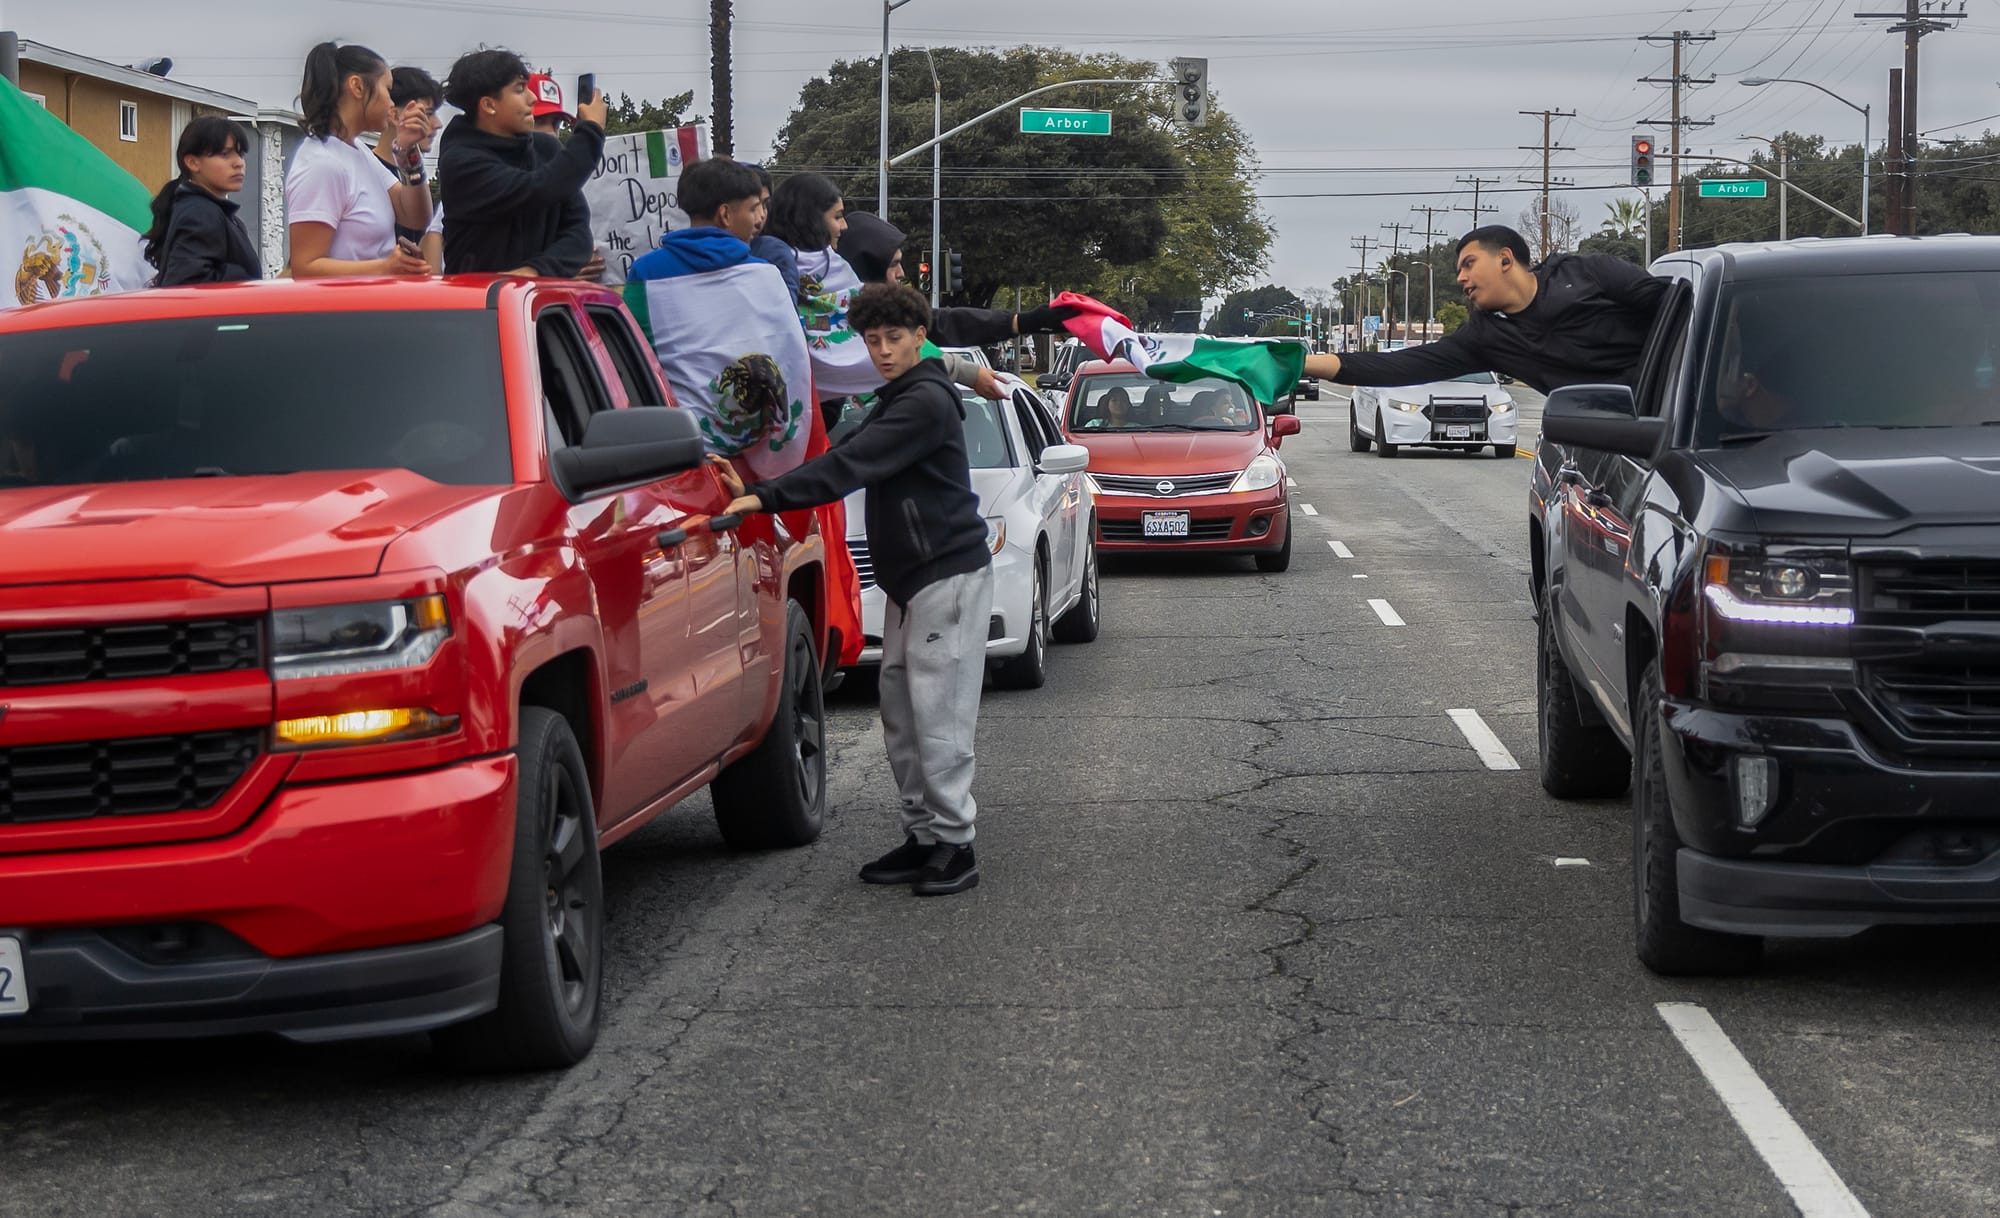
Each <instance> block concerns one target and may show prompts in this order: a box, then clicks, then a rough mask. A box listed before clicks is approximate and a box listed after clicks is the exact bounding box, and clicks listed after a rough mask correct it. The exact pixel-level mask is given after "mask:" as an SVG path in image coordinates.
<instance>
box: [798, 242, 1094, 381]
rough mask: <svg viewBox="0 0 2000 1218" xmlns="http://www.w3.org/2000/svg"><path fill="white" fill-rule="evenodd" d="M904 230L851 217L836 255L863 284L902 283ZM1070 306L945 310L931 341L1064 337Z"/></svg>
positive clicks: (973, 343)
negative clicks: (1019, 336) (1033, 335)
mask: <svg viewBox="0 0 2000 1218" xmlns="http://www.w3.org/2000/svg"><path fill="white" fill-rule="evenodd" d="M905 240H907V238H906V237H905V236H904V234H903V230H902V229H900V228H897V227H896V226H895V225H893V224H891V223H889V222H888V221H887V220H884V219H882V218H881V217H880V216H876V215H872V214H870V213H868V212H865V211H851V212H848V213H847V231H846V232H843V233H841V234H840V239H839V240H838V241H837V242H835V243H834V247H833V248H834V252H835V253H837V254H839V255H840V256H841V257H842V258H845V259H847V264H848V265H849V266H851V267H853V268H854V273H855V274H856V275H858V276H860V277H861V282H863V283H902V282H904V281H905V280H906V279H907V278H908V274H907V273H906V272H905V271H904V269H903V242H904V241H905ZM1076 313H1077V311H1076V310H1075V309H1073V308H1071V307H1070V306H1068V305H1041V306H1038V307H1036V308H1033V309H1029V310H1027V311H1026V312H1023V313H1010V312H1008V311H1007V310H1005V309H974V308H969V307H959V306H954V307H943V308H939V309H936V310H934V311H933V312H932V313H931V325H930V336H931V341H932V342H934V343H936V344H937V345H938V346H940V347H988V346H992V345H993V344H995V343H1004V342H1006V341H1007V340H1008V339H1010V338H1013V337H1014V336H1015V335H1019V334H1060V333H1062V332H1063V323H1064V322H1066V321H1068V320H1069V319H1070V318H1072V317H1074V316H1076Z"/></svg>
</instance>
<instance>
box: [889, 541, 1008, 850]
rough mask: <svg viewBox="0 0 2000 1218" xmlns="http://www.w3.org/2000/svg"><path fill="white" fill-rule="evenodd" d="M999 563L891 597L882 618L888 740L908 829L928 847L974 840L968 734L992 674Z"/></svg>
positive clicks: (974, 728)
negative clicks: (990, 625)
mask: <svg viewBox="0 0 2000 1218" xmlns="http://www.w3.org/2000/svg"><path fill="white" fill-rule="evenodd" d="M992 614H993V568H992V567H990V566H988V567H984V568H981V569H980V570H978V571H974V572H972V573H971V574H969V575H954V576H952V577H950V578H949V579H941V580H939V581H938V582H936V583H934V584H931V585H929V586H927V587H925V588H924V589H922V590H921V591H919V592H918V593H917V594H916V595H915V596H913V597H911V598H910V603H909V606H908V607H907V608H905V607H902V606H899V605H897V604H896V602H895V601H894V600H893V599H892V600H890V601H889V603H888V606H887V608H886V609H885V611H884V613H883V623H882V673H881V699H882V742H883V744H885V745H886V746H887V747H888V750H889V771H890V773H892V774H894V775H895V777H896V791H897V794H899V795H900V796H901V797H902V801H903V832H905V833H907V834H909V835H911V836H913V837H915V838H916V839H917V840H918V841H920V842H922V843H924V844H925V845H927V846H928V845H930V844H932V843H934V842H950V843H951V844H952V845H955V846H962V845H965V844H967V843H969V842H971V841H972V821H973V818H974V817H975V816H976V815H978V811H979V808H978V805H977V804H975V803H974V802H973V800H972V738H973V735H974V734H975V733H976V732H977V731H978V728H979V688H980V686H981V684H983V683H984V681H985V679H986V630H987V622H988V620H989V619H990V618H991V616H992Z"/></svg>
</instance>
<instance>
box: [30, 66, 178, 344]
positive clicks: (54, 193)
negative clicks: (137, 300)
mask: <svg viewBox="0 0 2000 1218" xmlns="http://www.w3.org/2000/svg"><path fill="white" fill-rule="evenodd" d="M0 132H5V133H6V135H5V136H4V137H0V265H6V266H11V267H12V268H13V270H14V291H13V293H12V294H11V295H10V294H7V293H5V292H0V308H12V307H14V306H15V305H30V304H37V303H39V302H41V301H45V300H63V299H66V298H69V297H73V296H101V295H103V294H104V293H106V292H124V291H129V290H131V289H133V288H143V287H145V286H146V285H147V284H149V283H151V282H152V280H153V274H154V272H153V266H152V264H151V263H149V262H147V261H146V260H145V258H144V257H142V256H141V255H140V252H139V234H141V233H143V232H144V231H145V230H146V229H147V228H148V227H149V226H151V224H152V222H153V218H152V211H151V208H152V201H153V200H152V195H151V194H150V193H148V192H147V190H146V188H145V186H143V185H142V184H140V182H139V179H137V178H135V177H133V176H132V175H131V174H129V173H126V172H125V171H124V170H123V169H120V168H119V167H118V166H117V165H116V164H115V163H113V161H112V160H111V158H110V157H108V156H105V155H104V154H103V153H101V152H99V151H98V150H97V149H96V148H94V147H92V146H91V143H90V141H89V140H86V139H84V138H83V137H82V136H80V135H78V134H77V133H76V132H74V131H71V130H70V129H69V128H68V127H66V126H64V125H63V124H62V123H61V122H60V121H59V120H57V118H56V116H55V115H53V114H50V113H49V112H48V111H47V110H44V109H43V108H42V107H41V106H39V105H37V104H35V103H34V102H33V101H30V100H29V99H28V95H27V94H25V93H23V92H21V90H19V89H17V88H15V87H14V86H13V85H11V84H8V83H7V82H6V81H5V80H0Z"/></svg>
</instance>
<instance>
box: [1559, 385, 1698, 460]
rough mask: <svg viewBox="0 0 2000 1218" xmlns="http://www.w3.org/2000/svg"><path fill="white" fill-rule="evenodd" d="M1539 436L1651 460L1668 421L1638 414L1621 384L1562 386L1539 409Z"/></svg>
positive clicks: (1576, 445)
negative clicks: (1540, 413) (1540, 417)
mask: <svg viewBox="0 0 2000 1218" xmlns="http://www.w3.org/2000/svg"><path fill="white" fill-rule="evenodd" d="M1542 435H1544V436H1546V437H1547V438H1548V439H1550V440H1553V441H1555V442H1556V443H1558V444H1570V445H1574V446H1575V447H1577V448H1587V449H1593V450H1596V451H1598V452H1610V453H1620V454H1622V455H1624V456H1627V457H1633V458H1636V459H1638V460H1641V461H1651V460H1652V459H1653V458H1654V457H1655V456H1657V455H1658V454H1659V451H1660V445H1661V444H1662V443H1663V442H1665V440H1666V437H1667V421H1666V420H1665V419H1661V418H1641V417H1639V408H1638V404H1637V403H1636V402H1635V401H1634V400H1633V398H1632V390H1631V389H1630V388H1628V387H1626V386H1624V385H1565V386H1563V387H1562V388H1561V389H1558V390H1556V391H1555V392H1554V393H1551V394H1550V395H1549V400H1548V404H1547V405H1546V406H1544V407H1543V408H1542Z"/></svg>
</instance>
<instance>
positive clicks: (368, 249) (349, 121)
mask: <svg viewBox="0 0 2000 1218" xmlns="http://www.w3.org/2000/svg"><path fill="white" fill-rule="evenodd" d="M299 111H300V113H301V114H303V115H304V116H305V129H306V138H305V140H304V141H302V142H301V143H300V144H299V149H298V151H297V152H296V153H294V154H292V167H291V170H290V172H288V173H287V174H286V175H285V214H286V216H287V217H288V219H289V221H290V225H291V236H292V274H293V276H294V277H296V278H299V279H316V278H322V277H324V276H328V275H421V274H424V273H425V272H426V271H428V270H430V264H429V263H427V262H425V261H424V257H423V255H422V253H421V252H419V251H418V249H417V244H416V240H415V239H414V238H413V237H410V236H407V235H404V236H398V233H397V230H398V229H399V228H400V229H402V230H403V232H404V233H405V234H411V233H415V234H421V233H422V232H423V231H424V229H425V228H426V227H428V226H429V224H430V219H431V192H430V186H429V185H428V184H427V183H426V182H425V181H424V176H423V167H422V160H421V158H418V159H416V161H415V167H414V168H413V169H412V170H410V171H408V172H406V173H405V174H404V175H403V176H402V180H401V181H399V182H396V183H394V184H391V183H389V182H387V181H385V180H384V178H383V173H382V168H381V162H380V161H378V160H377V159H376V157H375V154H374V153H373V152H370V151H369V150H368V149H366V148H363V147H361V146H360V144H359V143H358V142H357V141H358V138H359V137H360V135H361V133H362V132H364V131H377V132H381V134H382V138H383V139H385V140H390V141H391V144H392V148H391V151H392V154H393V155H394V156H395V157H396V162H395V163H396V164H399V165H410V164H411V163H412V162H411V158H410V157H409V155H408V154H409V152H411V151H414V150H415V149H416V147H417V145H418V144H419V143H420V142H421V141H423V140H424V139H426V138H428V137H429V135H430V126H429V124H428V123H427V122H426V121H425V120H424V118H423V116H422V115H421V114H418V113H416V112H415V111H414V108H411V109H406V110H405V111H404V112H403V113H402V115H401V118H400V121H398V122H392V121H391V117H392V114H393V112H394V102H393V101H392V100H391V99H390V96H389V65H388V64H387V63H385V62H383V60H382V57H381V56H380V55H377V54H376V53H375V52H373V51H371V50H369V49H368V48H367V47H358V46H337V45H335V44H334V43H331V42H322V43H320V44H319V45H318V46H316V47H314V48H313V49H312V51H311V52H310V53H309V54H307V56H306V70H305V79H304V81H303V83H302V84H301V85H300V87H299Z"/></svg>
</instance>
